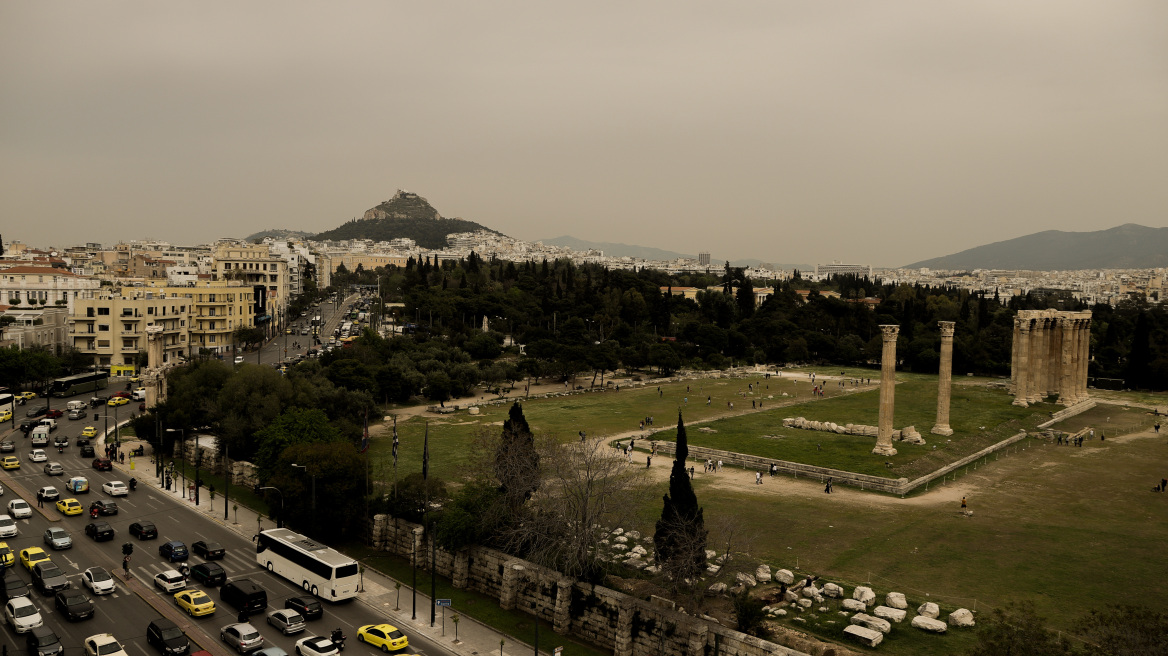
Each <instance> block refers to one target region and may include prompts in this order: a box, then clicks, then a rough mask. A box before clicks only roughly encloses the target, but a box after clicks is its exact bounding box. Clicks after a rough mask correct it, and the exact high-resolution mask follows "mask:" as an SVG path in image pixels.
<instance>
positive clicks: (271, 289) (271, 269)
mask: <svg viewBox="0 0 1168 656" xmlns="http://www.w3.org/2000/svg"><path fill="white" fill-rule="evenodd" d="M211 256H212V260H213V262H214V268H213V270H212V273H213V274H214V276H215V280H216V281H238V282H242V283H245V284H247V285H251V286H253V287H256V288H262V289H263V295H264V298H262V299H260V298H257V299H254V300H255V302H256V304H257V305H259V306H261V307H262V308H264V314H261V315H260V316H257V317H255V324H256V325H259V326H267V327H269V330H271V329H272V328H271V327H273V326H278V325H280V324H281V323H282V321H283V318H284V313H285V311H286V309H287V307H288V301H289V300H290V299H289V292H290V287H289V284H288V283H289V276H288V262H287V261H286V260H284V259H283V258H281V257H280V256H278V255H275V254H273V253H272V251H271V249H270V248H269V247H268V245H267V244H248V243H244V242H237V241H220V242H219V243H217V244H215V247H214V248H213V249H212V250H211Z"/></svg>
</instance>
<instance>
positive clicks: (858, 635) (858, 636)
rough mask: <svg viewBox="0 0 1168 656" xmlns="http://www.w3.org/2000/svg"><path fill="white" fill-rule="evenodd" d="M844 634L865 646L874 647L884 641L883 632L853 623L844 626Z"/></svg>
mask: <svg viewBox="0 0 1168 656" xmlns="http://www.w3.org/2000/svg"><path fill="white" fill-rule="evenodd" d="M844 635H846V636H848V637H849V638H851V639H852V640H855V641H856V642H859V643H860V644H862V645H864V646H866V647H875V646H877V645H879V644H880V643H881V642H884V634H883V633H881V632H879V631H873V630H872V629H869V628H867V627H863V626H857V625H855V624H852V625H849V626H847V627H845V628H844Z"/></svg>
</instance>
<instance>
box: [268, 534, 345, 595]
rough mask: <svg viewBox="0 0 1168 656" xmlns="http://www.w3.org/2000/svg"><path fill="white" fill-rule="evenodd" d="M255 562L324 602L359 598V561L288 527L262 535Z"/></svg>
mask: <svg viewBox="0 0 1168 656" xmlns="http://www.w3.org/2000/svg"><path fill="white" fill-rule="evenodd" d="M256 562H257V563H259V565H260V567H264V568H266V569H267V570H268V571H269V572H272V573H273V574H279V575H280V576H283V577H284V578H286V579H288V580H289V581H291V582H293V583H295V584H296V585H299V586H300V587H301V588H303V589H304V591H305V592H309V593H312V594H313V595H314V596H316V597H320V598H321V599H327V600H329V601H341V600H342V599H349V598H351V597H355V596H357V583H358V569H357V561H355V560H353V559H352V558H349V557H348V556H346V555H344V554H342V553H340V552H338V551H336V550H334V549H330V548H329V547H327V546H325V545H323V544H321V543H319V542H317V541H315V540H313V539H311V538H307V537H304V536H303V535H300V534H299V533H295V532H293V531H290V530H288V529H286V528H276V529H270V530H267V531H262V532H261V533H260V534H259V536H258V538H257V540H256Z"/></svg>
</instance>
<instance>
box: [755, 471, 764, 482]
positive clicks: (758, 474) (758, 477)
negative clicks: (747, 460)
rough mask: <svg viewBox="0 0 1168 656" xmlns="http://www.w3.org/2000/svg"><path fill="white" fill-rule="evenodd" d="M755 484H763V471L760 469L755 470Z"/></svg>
mask: <svg viewBox="0 0 1168 656" xmlns="http://www.w3.org/2000/svg"><path fill="white" fill-rule="evenodd" d="M754 484H755V485H762V472H760V471H756V472H754Z"/></svg>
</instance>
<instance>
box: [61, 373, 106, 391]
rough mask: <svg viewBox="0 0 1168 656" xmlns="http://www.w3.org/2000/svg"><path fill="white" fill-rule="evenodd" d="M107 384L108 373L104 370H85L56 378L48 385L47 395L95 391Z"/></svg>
mask: <svg viewBox="0 0 1168 656" xmlns="http://www.w3.org/2000/svg"><path fill="white" fill-rule="evenodd" d="M107 385H109V374H107V373H106V372H104V371H98V372H92V371H90V372H87V373H83V374H76V375H73V376H65V377H64V378H58V379H56V380H54V381H53V383H52V384H51V385H49V393H48V395H49V396H73V395H74V394H80V393H82V392H95V391H97V390H99V389H105V388H106V386H107Z"/></svg>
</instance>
